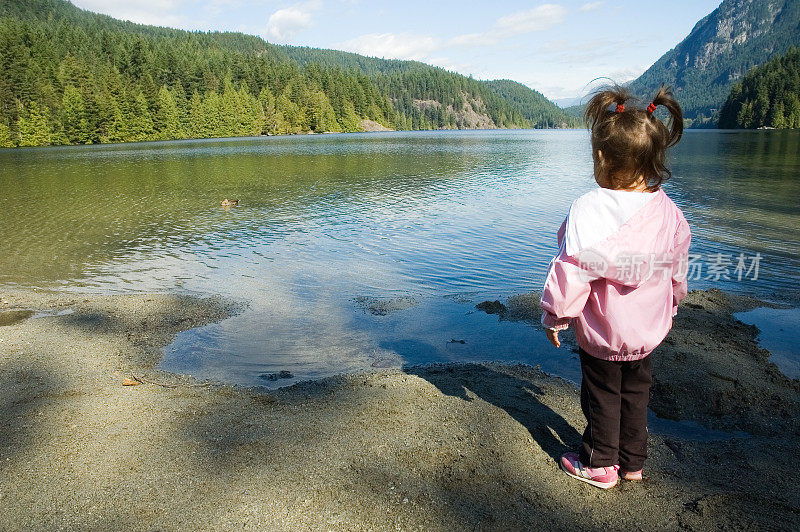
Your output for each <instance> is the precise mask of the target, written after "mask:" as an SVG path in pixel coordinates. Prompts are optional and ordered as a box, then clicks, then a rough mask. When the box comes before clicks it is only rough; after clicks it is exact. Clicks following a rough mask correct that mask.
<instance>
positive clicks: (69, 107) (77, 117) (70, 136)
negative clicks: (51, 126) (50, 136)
mask: <svg viewBox="0 0 800 532" xmlns="http://www.w3.org/2000/svg"><path fill="white" fill-rule="evenodd" d="M61 127H62V128H63V134H64V136H65V137H66V141H67V142H68V143H69V144H86V143H87V142H89V141H90V133H91V132H90V128H89V120H88V118H87V116H86V106H85V105H84V102H83V96H82V95H81V93H80V92H79V91H78V89H76V88H75V87H74V86H72V85H67V86H66V87H65V88H64V96H63V98H62V100H61Z"/></svg>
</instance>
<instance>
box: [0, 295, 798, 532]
mask: <svg viewBox="0 0 800 532" xmlns="http://www.w3.org/2000/svg"><path fill="white" fill-rule="evenodd" d="M753 304H754V300H751V299H748V298H742V297H740V296H733V295H727V294H724V293H722V292H719V291H715V290H710V291H704V292H697V291H695V292H692V293H691V294H690V296H689V297H688V298H687V300H686V301H685V302H684V304H683V305H682V306H681V309H680V312H679V314H678V318H677V319H676V321H675V327H674V329H673V332H671V333H670V335H669V336H668V338H667V340H666V341H665V342H664V344H663V345H662V346H661V347H659V351H658V357H659V358H657V359H655V361H654V376H655V379H656V382H655V384H654V388H653V399H652V401H651V408H652V410H653V411H654V412H655V413H657V414H658V415H659V417H662V418H667V419H669V418H678V419H682V420H688V421H693V422H696V423H699V424H701V425H703V426H704V427H707V428H709V429H713V430H722V431H726V432H731V431H745V432H747V433H748V434H747V436H746V437H738V436H734V437H731V438H730V439H726V440H716V441H714V442H713V443H709V442H702V441H693V440H690V439H681V438H679V437H677V436H672V435H664V434H651V438H650V443H649V452H650V458H649V459H648V463H647V465H646V468H647V470H646V472H645V474H646V477H647V478H646V481H645V482H643V483H633V482H623V483H622V484H621V485H620V486H618V487H617V488H615V489H613V490H611V491H609V492H602V491H601V490H597V489H595V488H592V487H590V486H586V485H583V484H581V483H576V482H574V481H572V480H570V479H568V478H567V477H566V476H565V475H563V474H562V473H560V472H559V471H558V466H557V464H556V462H555V458H556V457H557V456H559V455H560V454H561V453H562V452H565V451H567V450H569V449H571V447H572V446H574V445H575V444H576V443H577V442H578V441H579V439H580V431H582V429H583V424H584V421H583V418H582V415H581V412H580V407H579V402H578V391H577V389H576V388H575V387H574V385H573V384H571V383H569V382H567V381H565V380H563V379H560V378H558V377H553V376H549V375H546V374H544V373H542V372H541V371H540V370H538V369H537V368H535V367H530V366H525V365H503V364H497V363H481V364H432V365H428V366H415V367H404V368H402V369H399V370H378V371H374V372H369V373H359V374H345V375H339V376H334V377H329V378H325V379H322V380H318V381H304V382H300V383H296V384H294V385H292V386H289V387H286V388H279V389H277V390H271V391H267V390H264V389H261V388H244V387H236V386H230V385H225V384H218V383H210V384H206V383H201V382H197V381H195V380H194V379H193V378H192V377H190V376H181V375H176V374H171V373H166V372H163V371H160V370H158V369H156V367H157V364H158V362H159V360H160V358H161V356H162V355H163V347H164V346H166V345H167V344H169V343H170V341H171V340H172V338H174V336H175V334H177V333H178V332H179V331H181V330H185V329H189V328H193V327H197V326H200V325H203V324H206V323H210V322H213V321H219V320H221V319H224V318H225V317H228V316H231V315H234V314H235V313H236V312H238V311H240V310H241V304H240V303H234V302H230V301H225V300H222V299H221V298H219V297H209V298H197V297H193V296H183V295H181V296H179V295H170V294H141V295H85V294H72V293H58V292H45V291H24V290H2V291H0V314H2V313H3V312H5V311H6V309H9V308H12V307H16V308H19V307H27V308H32V309H38V310H40V311H42V310H48V311H55V312H54V313H53V314H52V315H47V316H43V317H37V318H31V317H27V318H25V317H23V316H17V317H16V318H14V319H19V321H17V322H15V323H11V324H9V325H4V326H0V340H1V341H0V423H2V425H0V426H2V427H4V429H3V432H2V438H0V510H2V511H0V528H4V529H10V530H14V529H52V528H122V527H123V526H124V527H132V528H133V529H137V530H138V529H153V528H167V529H193V530H194V529H215V528H237V529H240V528H244V529H249V528H264V527H273V528H296V527H314V528H320V527H326V528H333V529H352V528H378V529H386V528H395V527H399V528H402V529H406V528H416V527H419V526H422V527H424V528H427V529H435V530H448V529H453V528H458V527H463V526H465V525H466V526H469V527H471V528H472V527H475V528H531V527H532V525H531V523H536V525H534V526H533V527H534V528H542V529H553V528H555V529H565V528H575V527H578V528H598V527H604V528H609V529H623V528H630V527H635V528H648V529H649V528H675V526H678V525H679V526H684V527H685V528H689V529H698V530H699V529H706V528H709V527H717V528H719V527H726V526H727V527H734V528H744V527H752V526H757V527H771V528H777V529H781V527H786V528H787V529H788V528H789V527H790V523H791V522H793V520H795V519H796V518H797V515H798V513H800V494H798V490H796V489H795V486H794V483H793V482H792V481H791V479H787V478H786V475H785V474H783V472H784V471H787V470H791V467H792V462H793V460H792V458H793V456H795V455H796V453H797V451H798V450H799V449H798V446H799V444H798V441H799V440H800V438H798V435H800V426H799V425H798V421H797V420H798V417H800V381H798V380H790V379H788V378H787V377H785V376H784V375H783V374H782V373H780V371H778V369H777V367H775V366H774V364H772V363H770V362H769V361H768V356H769V353H768V352H766V351H764V350H761V349H759V348H758V346H757V344H756V342H755V335H756V329H755V328H754V327H752V326H748V325H744V324H742V323H741V322H738V321H737V320H736V319H735V318H734V317H733V315H732V313H733V312H737V311H740V310H745V309H746V308H747V307H748V305H753ZM67 308H71V309H73V311H72V312H71V313H68V314H66V313H65V314H60V315H59V314H58V311H59V310H65V309H67ZM525 319H531V316H530V315H527V317H526V318H525ZM132 376H137V377H139V378H142V379H145V380H147V381H151V382H158V383H160V384H162V385H165V386H159V385H153V384H142V385H138V386H124V387H123V386H122V379H123V378H125V377H132ZM743 475H749V476H748V477H747V480H746V481H744V479H743ZM751 477H752V478H751Z"/></svg>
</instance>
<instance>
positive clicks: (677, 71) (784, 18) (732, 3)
mask: <svg viewBox="0 0 800 532" xmlns="http://www.w3.org/2000/svg"><path fill="white" fill-rule="evenodd" d="M793 45H794V46H797V45H800V2H798V1H797V0H725V1H723V2H722V3H721V4H720V6H719V7H718V8H717V9H715V10H714V11H713V12H711V13H710V14H709V15H708V16H706V17H704V18H703V19H702V20H700V22H698V23H697V24H696V25H695V27H694V29H692V31H691V33H689V35H688V36H687V37H686V38H685V39H684V40H683V41H681V43H679V44H678V45H677V46H676V47H675V48H674V49H672V50H670V51H669V52H667V53H666V54H664V55H663V56H662V57H661V58H660V59H659V60H658V61H656V62H655V63H654V64H653V65H652V66H651V67H650V68H649V69H647V71H645V72H644V74H642V75H641V76H640V77H639V78H638V79H636V80H635V81H633V82H632V83H631V84H630V87H631V89H632V90H633V92H634V93H636V94H643V95H650V94H652V93H654V92H655V91H656V89H657V88H658V86H659V84H661V83H667V84H670V85H672V86H674V87H675V95H676V97H677V98H678V100H679V101H680V102H681V104H682V105H683V107H684V112H685V116H686V118H688V119H690V120H691V121H692V122H693V125H694V126H695V127H697V126H706V127H708V126H711V125H713V124H714V123H716V120H717V117H718V112H719V108H720V107H722V104H723V102H724V101H725V99H726V97H727V96H728V93H729V92H730V90H731V87H732V86H733V84H734V83H735V82H736V81H737V80H739V79H741V78H742V76H744V74H745V73H746V72H748V71H749V70H750V69H751V68H753V67H754V66H757V65H761V64H763V63H765V62H767V61H768V60H769V59H770V58H771V57H773V56H775V55H780V54H783V53H785V52H786V51H787V50H788V49H789V48H790V47H791V46H793Z"/></svg>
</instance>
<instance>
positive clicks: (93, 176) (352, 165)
mask: <svg viewBox="0 0 800 532" xmlns="http://www.w3.org/2000/svg"><path fill="white" fill-rule="evenodd" d="M672 159H673V164H672V168H673V171H674V175H675V177H674V179H673V181H672V182H671V183H670V184H669V185H668V186H667V187H666V188H667V191H668V193H669V194H670V195H671V196H672V197H673V199H675V201H676V202H677V203H678V204H679V205H680V206H681V207H682V208H683V209H684V212H685V213H686V216H687V218H688V219H689V222H690V223H691V224H692V227H693V231H694V241H693V248H692V252H693V253H695V254H697V255H698V256H699V259H698V261H697V263H698V264H700V265H701V266H700V267H701V268H702V269H701V270H694V276H695V277H699V278H697V279H694V280H693V281H692V287H694V288H706V287H710V286H718V287H720V288H723V289H726V290H733V291H738V292H744V293H750V294H754V295H757V296H760V297H767V298H771V299H777V300H782V301H786V302H788V303H790V304H792V305H795V306H796V305H797V303H798V301H800V291H798V281H800V203H799V202H800V178H799V176H800V132H775V131H768V132H763V131H762V132H718V131H703V132H699V131H698V132H690V133H688V134H687V135H686V136H685V137H684V140H683V141H682V143H681V144H680V145H679V146H678V148H677V149H676V150H675V151H674V153H673V156H672ZM0 172H2V180H0V223H2V227H3V231H2V236H0V244H2V249H3V253H2V254H0V285H18V286H42V287H57V288H60V289H63V290H73V291H81V292H83V291H88V292H140V291H178V292H188V293H192V294H210V293H217V294H223V295H225V296H229V297H234V298H237V299H240V300H243V301H247V302H249V308H248V310H247V311H245V312H244V313H243V314H241V315H239V316H236V317H234V318H231V319H229V320H226V321H223V322H222V323H219V324H212V325H209V326H207V327H203V328H200V329H196V330H194V331H188V332H185V333H182V334H180V335H179V336H178V338H177V340H176V341H175V342H174V343H173V344H172V345H171V346H169V347H168V348H167V350H166V351H167V352H166V357H165V360H164V362H163V367H164V368H165V369H169V370H173V371H178V372H184V373H191V374H194V375H197V376H200V377H204V378H206V377H208V378H216V379H222V380H225V381H228V382H234V383H241V384H249V385H252V384H267V385H275V384H276V383H273V382H265V381H263V380H259V378H258V376H259V375H260V374H263V373H265V372H276V371H280V370H288V371H291V372H292V373H293V374H294V376H295V378H293V379H286V380H282V381H280V382H279V383H277V384H288V383H291V382H294V381H295V380H297V379H300V378H310V377H318V376H324V375H330V374H332V373H337V372H341V371H349V370H357V369H364V368H369V367H386V366H395V365H399V364H401V363H420V362H431V361H450V360H453V361H466V360H487V359H492V360H504V361H521V362H527V363H533V364H541V365H542V367H543V369H544V370H546V371H550V372H553V373H557V374H560V375H564V376H566V377H568V378H576V377H577V375H578V373H577V371H578V369H577V368H578V364H577V360H576V359H574V358H573V357H572V355H571V353H569V351H568V350H565V349H562V350H560V351H555V350H554V349H552V348H551V347H549V344H547V343H546V341H545V339H544V338H543V334H542V333H541V330H540V329H538V328H536V327H532V326H530V325H528V324H525V323H522V322H512V321H500V320H498V318H497V316H494V315H487V314H485V313H483V312H480V311H477V310H476V309H475V307H474V305H475V304H476V303H477V302H480V301H483V300H486V299H504V298H506V297H508V296H511V295H514V294H518V293H523V292H528V291H531V290H537V289H538V288H539V287H540V286H541V284H542V281H543V277H544V273H545V269H546V266H547V264H548V262H549V260H550V257H551V256H552V254H553V253H554V251H555V247H556V246H555V231H556V229H557V228H558V225H559V224H560V223H561V221H562V219H563V217H564V215H565V214H566V211H567V209H568V207H569V204H570V202H571V201H572V199H574V198H575V197H576V196H578V195H579V194H581V193H583V192H585V191H587V190H589V189H590V188H591V187H592V186H593V181H592V178H591V175H592V171H591V160H590V154H589V149H588V135H587V134H586V133H585V132H583V131H492V132H489V131H470V132H409V133H385V134H383V133H373V134H355V135H325V136H301V137H273V138H259V139H228V140H207V141H179V142H163V143H143V144H130V145H112V146H87V147H63V148H45V149H27V150H1V151H0ZM226 197H227V198H236V199H239V200H240V206H238V207H235V208H232V209H229V210H225V209H223V208H221V207H220V206H219V202H220V201H221V200H222V199H223V198H226ZM756 253H758V254H760V257H761V259H760V262H759V263H758V266H759V270H758V275H757V279H753V277H755V270H754V269H750V272H749V273H748V272H746V271H742V272H739V273H742V274H743V275H742V280H737V277H738V275H737V271H736V270H735V268H736V264H737V257H739V255H740V254H743V255H742V257H743V258H744V260H745V263H744V264H745V266H746V267H747V268H748V269H749V268H750V267H751V266H753V260H754V259H753V257H755V255H756ZM715 257H716V258H715ZM720 259H721V260H722V261H723V262H724V261H726V260H730V261H731V263H730V264H729V265H727V266H725V265H723V267H722V268H721V270H724V269H725V267H727V272H725V271H720V273H722V274H724V273H727V275H728V277H730V279H728V280H726V279H724V278H720V279H715V277H716V275H714V273H713V270H709V269H708V268H709V267H710V266H709V263H712V262H715V261H716V262H718V263H719V262H720ZM452 340H458V341H457V342H453V341H452ZM461 340H463V341H464V343H461V342H460V341H461ZM795 348H796V345H791V346H789V349H790V350H791V351H793V352H797V351H798V350H797V349H795ZM543 353H544V354H543Z"/></svg>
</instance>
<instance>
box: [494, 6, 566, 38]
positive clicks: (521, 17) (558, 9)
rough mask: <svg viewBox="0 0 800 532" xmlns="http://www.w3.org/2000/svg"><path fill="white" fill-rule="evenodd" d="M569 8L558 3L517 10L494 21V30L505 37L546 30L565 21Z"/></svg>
mask: <svg viewBox="0 0 800 532" xmlns="http://www.w3.org/2000/svg"><path fill="white" fill-rule="evenodd" d="M566 14H567V10H566V9H564V7H563V6H560V5H558V4H542V5H540V6H538V7H534V8H533V9H527V10H524V11H517V12H515V13H511V14H510V15H505V16H503V17H500V18H499V19H497V21H495V23H494V31H495V32H497V33H498V34H500V35H501V36H503V37H512V36H514V35H522V34H523V33H531V32H534V31H541V30H546V29H547V28H552V27H553V26H555V25H556V24H560V23H561V22H563V21H564V16H565V15H566Z"/></svg>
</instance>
